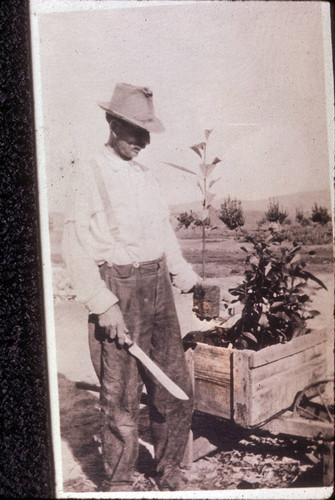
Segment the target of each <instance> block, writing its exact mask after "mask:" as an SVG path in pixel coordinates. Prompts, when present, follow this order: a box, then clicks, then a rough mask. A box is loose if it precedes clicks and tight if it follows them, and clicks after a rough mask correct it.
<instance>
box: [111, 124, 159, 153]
mask: <svg viewBox="0 0 335 500" xmlns="http://www.w3.org/2000/svg"><path fill="white" fill-rule="evenodd" d="M112 129H113V131H114V133H115V135H116V139H115V143H114V149H115V151H116V152H117V153H118V155H119V156H121V158H123V159H124V160H131V159H133V158H135V157H136V156H137V155H138V153H139V152H140V151H141V149H144V148H145V147H146V145H147V144H150V134H149V132H147V131H146V130H144V129H141V128H137V127H133V126H132V125H130V124H128V123H123V122H122V123H121V122H119V121H118V122H114V123H113V124H112Z"/></svg>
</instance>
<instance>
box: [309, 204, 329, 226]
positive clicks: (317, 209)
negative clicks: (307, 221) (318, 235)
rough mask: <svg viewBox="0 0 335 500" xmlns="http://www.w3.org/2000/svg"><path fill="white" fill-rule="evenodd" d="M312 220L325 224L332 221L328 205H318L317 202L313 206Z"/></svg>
mask: <svg viewBox="0 0 335 500" xmlns="http://www.w3.org/2000/svg"><path fill="white" fill-rule="evenodd" d="M311 220H312V222H315V223H316V224H320V225H321V226H325V225H326V224H327V223H328V222H330V221H331V217H330V215H329V213H328V210H327V208H326V207H321V206H318V204H317V203H315V204H314V207H313V208H312V216H311Z"/></svg>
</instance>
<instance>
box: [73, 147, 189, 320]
mask: <svg viewBox="0 0 335 500" xmlns="http://www.w3.org/2000/svg"><path fill="white" fill-rule="evenodd" d="M162 255H165V257H166V259H167V265H168V269H169V271H170V273H171V274H172V275H173V276H174V278H173V282H174V284H175V285H176V286H177V287H178V288H179V289H181V290H182V291H188V290H190V289H191V288H192V287H193V286H194V285H195V284H196V282H197V281H198V280H199V277H198V276H197V274H196V273H195V272H194V271H193V269H192V267H191V265H190V264H188V263H187V262H186V261H185V259H184V258H183V256H182V253H181V250H180V247H179V244H178V241H177V238H176V235H175V233H174V231H173V229H172V227H171V225H170V222H169V211H168V208H167V205H166V204H165V203H164V202H163V200H162V196H161V193H160V190H159V185H158V183H157V181H156V180H155V178H154V176H153V175H152V173H151V171H150V170H149V169H148V168H147V167H144V166H143V165H140V164H139V163H137V162H135V161H133V160H132V161H124V160H122V159H121V158H120V157H119V156H118V155H117V154H116V153H115V152H114V150H113V149H112V148H111V147H109V146H105V148H104V150H103V151H102V152H101V154H100V155H99V156H97V157H96V158H95V160H93V161H92V162H90V163H88V164H86V165H85V166H84V168H82V169H79V170H77V171H76V172H74V174H73V180H72V183H71V190H70V191H69V195H68V210H67V213H66V218H65V225H64V233H63V258H64V260H65V263H66V265H67V268H68V270H69V272H70V275H71V279H72V283H73V287H74V291H75V293H76V295H77V300H79V301H80V302H82V303H84V304H85V306H86V307H87V308H88V310H89V312H90V313H95V314H101V313H102V312H104V311H106V310H107V309H108V308H109V307H110V306H112V305H113V304H115V303H116V302H117V300H118V298H117V297H116V296H115V295H114V294H113V293H112V292H111V291H110V290H108V289H107V287H106V285H105V283H104V281H103V280H102V279H101V277H100V273H99V269H98V265H99V264H102V263H104V262H107V264H108V265H109V266H112V265H113V264H121V265H122V264H133V265H135V266H136V265H137V263H139V262H145V261H150V260H154V259H157V258H160V257H161V256H162Z"/></svg>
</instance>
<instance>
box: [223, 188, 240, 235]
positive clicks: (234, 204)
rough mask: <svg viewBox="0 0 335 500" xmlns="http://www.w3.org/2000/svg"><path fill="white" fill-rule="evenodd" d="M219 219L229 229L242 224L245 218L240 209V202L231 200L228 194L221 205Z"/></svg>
mask: <svg viewBox="0 0 335 500" xmlns="http://www.w3.org/2000/svg"><path fill="white" fill-rule="evenodd" d="M219 219H220V220H221V221H222V222H223V223H224V224H226V226H227V227H228V228H229V229H237V228H238V227H242V226H244V223H245V218H244V215H243V210H242V203H241V201H238V200H236V199H235V200H231V199H230V196H228V198H227V199H225V200H224V201H223V203H222V205H221V211H220V214H219Z"/></svg>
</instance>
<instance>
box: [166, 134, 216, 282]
mask: <svg viewBox="0 0 335 500" xmlns="http://www.w3.org/2000/svg"><path fill="white" fill-rule="evenodd" d="M211 133H212V130H208V129H207V130H205V134H204V136H205V140H204V141H202V142H200V143H199V144H195V145H194V146H191V149H192V151H194V152H195V154H196V155H197V156H199V157H200V159H201V162H200V163H199V170H198V172H194V171H193V170H190V169H188V168H185V167H182V166H180V165H176V164H174V163H169V162H163V163H165V164H166V165H169V166H170V167H173V168H177V169H178V170H181V171H182V172H186V173H189V174H191V175H194V176H196V177H197V186H198V188H199V189H200V192H201V194H202V203H201V205H202V209H201V211H200V212H199V213H193V212H192V211H191V212H190V213H188V212H182V213H181V214H179V216H177V220H178V222H179V227H185V228H188V227H190V226H191V225H194V226H199V227H201V229H202V277H203V278H204V277H205V265H206V230H207V229H210V230H212V229H214V227H213V226H212V225H211V221H210V212H209V209H210V207H211V206H212V202H213V200H214V198H215V196H216V195H215V193H213V192H211V191H210V189H211V188H212V187H213V186H214V184H216V183H217V182H218V181H219V180H220V179H221V177H218V178H216V179H211V175H212V174H213V173H214V170H215V169H216V167H217V165H218V163H220V162H221V160H220V159H219V158H218V157H215V158H214V159H213V160H212V162H211V163H208V161H207V143H208V139H209V136H210V135H211Z"/></svg>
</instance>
